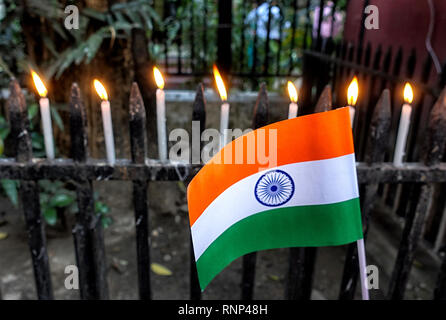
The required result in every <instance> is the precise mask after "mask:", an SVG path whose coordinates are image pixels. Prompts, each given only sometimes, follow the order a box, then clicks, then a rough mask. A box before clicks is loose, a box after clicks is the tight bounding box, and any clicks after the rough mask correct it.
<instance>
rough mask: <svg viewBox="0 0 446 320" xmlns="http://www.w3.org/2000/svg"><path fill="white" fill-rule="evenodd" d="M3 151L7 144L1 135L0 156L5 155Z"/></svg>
mask: <svg viewBox="0 0 446 320" xmlns="http://www.w3.org/2000/svg"><path fill="white" fill-rule="evenodd" d="M3 151H5V145H4V143H3V139H2V138H1V137H0V156H1V155H3Z"/></svg>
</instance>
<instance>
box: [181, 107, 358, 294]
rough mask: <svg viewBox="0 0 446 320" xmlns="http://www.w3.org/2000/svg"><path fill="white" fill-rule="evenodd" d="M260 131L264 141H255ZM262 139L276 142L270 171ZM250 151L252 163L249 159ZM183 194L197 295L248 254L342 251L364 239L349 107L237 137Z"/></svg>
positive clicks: (199, 174) (195, 178)
mask: <svg viewBox="0 0 446 320" xmlns="http://www.w3.org/2000/svg"><path fill="white" fill-rule="evenodd" d="M265 132H266V137H267V139H266V140H265V139H263V140H262V139H260V138H261V137H262V136H264V135H265ZM273 133H274V134H273ZM268 137H270V138H271V137H275V139H276V141H274V139H268ZM252 138H255V139H252ZM253 140H256V143H255V144H254V146H252V141H253ZM261 141H266V144H267V146H266V150H268V149H269V144H271V143H273V144H274V145H273V147H274V148H271V149H272V150H274V151H277V158H276V161H274V162H275V163H274V165H273V167H271V165H270V166H266V165H265V163H264V161H263V162H262V160H264V159H260V158H262V157H260V156H259V153H260V154H261V151H262V150H265V146H262V145H261V143H259V142H261ZM234 150H235V151H234ZM253 151H254V152H255V161H252V157H251V161H249V158H250V156H249V154H250V152H253ZM240 152H243V153H244V155H243V160H244V161H240V159H241V157H240ZM268 156H269V157H270V156H271V155H268ZM237 157H238V158H237ZM215 159H224V161H214V160H215ZM228 160H230V161H228ZM237 160H238V161H237ZM187 191H188V192H187V193H188V206H189V218H190V225H191V233H192V240H193V247H194V254H195V260H196V264H197V270H198V278H199V281H200V286H201V288H202V289H204V288H205V287H206V286H207V285H208V284H209V282H210V281H211V280H212V279H213V278H214V277H215V276H216V275H217V274H218V273H219V272H220V271H221V270H223V269H224V268H225V267H226V266H227V265H228V264H230V263H231V262H232V261H233V260H235V259H236V258H238V257H240V256H242V255H245V254H247V253H250V252H254V251H258V250H266V249H273V248H284V247H312V246H334V245H342V244H346V243H350V242H354V241H356V240H358V239H361V238H362V237H363V235H362V226H361V213H360V207H359V193H358V184H357V178H356V166H355V154H354V148H353V138H352V130H351V125H350V116H349V111H348V108H340V109H336V110H333V111H328V112H322V113H317V114H312V115H308V116H302V117H298V118H294V119H290V120H285V121H280V122H277V123H274V124H271V125H268V126H266V127H263V128H260V129H257V130H254V131H252V132H250V133H248V134H246V135H244V136H241V137H239V138H237V139H235V140H234V141H232V142H231V143H229V144H228V145H226V146H225V147H224V148H223V149H222V150H221V151H220V152H219V153H218V154H216V155H215V157H214V158H213V159H212V160H211V161H209V162H208V163H207V164H206V165H205V166H204V167H203V168H202V169H201V170H200V171H199V172H198V173H197V175H196V176H195V177H194V179H193V180H192V181H191V182H190V184H189V186H188V190H187Z"/></svg>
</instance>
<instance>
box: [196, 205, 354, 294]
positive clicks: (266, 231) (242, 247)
mask: <svg viewBox="0 0 446 320" xmlns="http://www.w3.org/2000/svg"><path fill="white" fill-rule="evenodd" d="M361 238H362V226H361V213H360V208H359V199H358V198H355V199H352V200H348V201H344V202H338V203H334V204H326V205H313V206H299V207H287V208H279V209H273V210H268V211H263V212H260V213H257V214H254V215H252V216H249V217H247V218H245V219H243V220H241V221H239V222H237V223H236V224H234V225H232V226H231V227H230V228H228V229H227V230H226V231H225V232H223V234H222V235H221V236H220V237H218V238H217V239H216V240H215V241H214V242H213V243H212V244H211V245H210V246H209V247H208V248H207V249H206V251H205V252H203V254H202V255H201V256H200V258H199V259H198V261H197V270H198V278H199V280H200V286H201V288H202V289H204V288H205V287H206V286H207V285H208V284H209V282H210V281H211V280H212V279H213V278H214V277H215V276H216V275H217V274H218V273H219V272H220V271H221V270H223V269H224V268H225V267H226V266H227V265H229V264H230V263H231V262H232V261H234V260H235V259H237V258H238V257H240V256H242V255H245V254H247V253H250V252H254V251H259V250H266V249H274V248H286V247H319V246H335V245H342V244H346V243H350V242H354V241H356V240H358V239H361Z"/></svg>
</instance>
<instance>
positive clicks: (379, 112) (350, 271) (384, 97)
mask: <svg viewBox="0 0 446 320" xmlns="http://www.w3.org/2000/svg"><path fill="white" fill-rule="evenodd" d="M391 116H392V114H391V106H390V90H389V89H385V90H384V91H383V92H382V94H381V97H380V98H379V100H378V103H377V105H376V107H375V110H374V112H373V116H372V120H371V124H370V134H369V135H368V137H369V138H368V140H367V149H366V154H365V162H366V163H367V164H368V165H372V164H373V163H375V162H377V163H380V162H382V161H384V156H385V150H386V148H387V138H388V135H389V132H390V120H391ZM378 187H379V185H378V184H376V183H374V184H369V185H367V186H365V187H364V189H363V190H362V195H363V199H364V200H363V201H362V203H363V204H362V220H363V233H364V241H365V240H366V239H367V233H368V228H369V220H370V214H371V211H372V209H373V205H374V203H375V199H376V197H377V192H378ZM358 275H359V265H358V253H357V246H356V243H351V244H349V246H348V248H347V254H346V258H345V264H344V271H343V274H342V280H341V289H340V292H339V299H340V300H352V299H353V298H354V295H355V291H356V285H357V281H358Z"/></svg>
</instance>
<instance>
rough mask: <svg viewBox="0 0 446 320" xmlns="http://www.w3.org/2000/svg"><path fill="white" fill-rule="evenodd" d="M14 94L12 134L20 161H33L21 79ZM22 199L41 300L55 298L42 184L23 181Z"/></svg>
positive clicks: (12, 90) (12, 89)
mask: <svg viewBox="0 0 446 320" xmlns="http://www.w3.org/2000/svg"><path fill="white" fill-rule="evenodd" d="M9 90H10V96H9V98H8V100H7V102H6V107H7V110H9V118H10V121H11V137H12V138H13V141H15V143H14V145H15V155H16V161H17V162H30V161H31V160H32V147H31V136H30V134H29V131H28V126H29V122H28V113H27V109H26V102H25V97H24V96H23V93H22V90H21V88H20V85H19V83H18V82H17V80H15V79H14V80H12V81H11V83H10V86H9ZM19 193H20V199H21V202H22V207H23V213H24V216H25V223H26V230H27V233H28V245H29V248H30V251H31V259H32V264H33V269H34V279H35V281H36V289H37V297H38V298H39V299H41V300H51V299H53V289H52V284H51V274H50V265H49V260H48V254H47V247H46V237H45V229H44V223H43V219H42V216H41V213H40V202H39V186H38V184H37V181H32V180H28V181H21V182H20V189H19Z"/></svg>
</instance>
